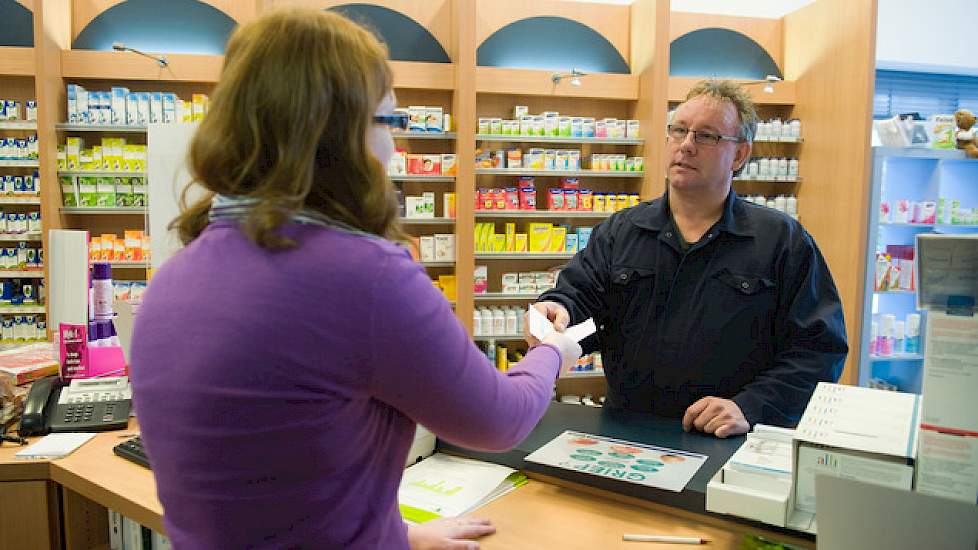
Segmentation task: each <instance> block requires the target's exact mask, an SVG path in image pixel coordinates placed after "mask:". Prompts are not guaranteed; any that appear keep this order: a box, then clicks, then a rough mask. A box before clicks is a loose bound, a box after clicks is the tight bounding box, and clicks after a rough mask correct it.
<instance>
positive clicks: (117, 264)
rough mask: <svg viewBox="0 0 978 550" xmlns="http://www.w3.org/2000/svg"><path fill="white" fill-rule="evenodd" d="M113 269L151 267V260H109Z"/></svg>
mask: <svg viewBox="0 0 978 550" xmlns="http://www.w3.org/2000/svg"><path fill="white" fill-rule="evenodd" d="M108 263H109V265H111V266H112V269H117V268H118V269H149V267H150V265H149V262H108Z"/></svg>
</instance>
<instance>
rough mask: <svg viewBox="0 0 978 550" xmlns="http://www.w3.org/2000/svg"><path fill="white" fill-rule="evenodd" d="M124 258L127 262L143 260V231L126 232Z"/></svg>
mask: <svg viewBox="0 0 978 550" xmlns="http://www.w3.org/2000/svg"><path fill="white" fill-rule="evenodd" d="M123 258H124V259H125V260H126V261H127V262H141V261H143V232H142V231H126V232H125V251H124V256H123Z"/></svg>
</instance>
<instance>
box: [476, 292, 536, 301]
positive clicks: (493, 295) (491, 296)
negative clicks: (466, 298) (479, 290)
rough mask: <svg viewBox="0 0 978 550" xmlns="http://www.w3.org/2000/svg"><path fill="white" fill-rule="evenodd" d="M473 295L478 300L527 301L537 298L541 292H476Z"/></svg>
mask: <svg viewBox="0 0 978 550" xmlns="http://www.w3.org/2000/svg"><path fill="white" fill-rule="evenodd" d="M473 296H474V297H475V301H476V302H496V301H502V300H512V301H517V302H525V301H530V300H536V299H537V298H539V297H540V295H539V294H505V293H502V292H486V293H485V294H474V295H473Z"/></svg>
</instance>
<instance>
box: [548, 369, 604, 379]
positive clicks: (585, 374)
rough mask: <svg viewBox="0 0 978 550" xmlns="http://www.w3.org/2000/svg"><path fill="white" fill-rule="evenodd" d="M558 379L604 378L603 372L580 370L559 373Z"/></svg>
mask: <svg viewBox="0 0 978 550" xmlns="http://www.w3.org/2000/svg"><path fill="white" fill-rule="evenodd" d="M558 378H559V379H564V378H604V371H593V370H580V371H570V372H562V373H560V376H559V377H558Z"/></svg>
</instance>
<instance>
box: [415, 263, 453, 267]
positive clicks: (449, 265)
mask: <svg viewBox="0 0 978 550" xmlns="http://www.w3.org/2000/svg"><path fill="white" fill-rule="evenodd" d="M418 263H420V264H421V265H423V266H425V267H455V262H418Z"/></svg>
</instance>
